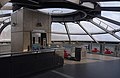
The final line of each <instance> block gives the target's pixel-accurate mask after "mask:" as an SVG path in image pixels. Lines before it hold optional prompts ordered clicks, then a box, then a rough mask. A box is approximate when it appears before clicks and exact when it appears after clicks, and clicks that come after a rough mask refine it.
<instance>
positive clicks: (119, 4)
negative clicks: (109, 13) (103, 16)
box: [98, 1, 120, 7]
mask: <svg viewBox="0 0 120 78" xmlns="http://www.w3.org/2000/svg"><path fill="white" fill-rule="evenodd" d="M98 3H99V4H100V6H101V7H120V1H109V2H98Z"/></svg>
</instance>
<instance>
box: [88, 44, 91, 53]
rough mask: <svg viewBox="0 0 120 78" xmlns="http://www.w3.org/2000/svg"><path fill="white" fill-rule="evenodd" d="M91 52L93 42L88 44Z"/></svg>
mask: <svg viewBox="0 0 120 78" xmlns="http://www.w3.org/2000/svg"><path fill="white" fill-rule="evenodd" d="M88 49H89V52H92V42H91V43H90V44H89V46H88Z"/></svg>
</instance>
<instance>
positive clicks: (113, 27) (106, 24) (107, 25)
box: [93, 18, 120, 30]
mask: <svg viewBox="0 0 120 78" xmlns="http://www.w3.org/2000/svg"><path fill="white" fill-rule="evenodd" d="M93 21H94V22H96V23H97V24H100V23H101V24H100V25H101V26H102V27H104V28H106V29H107V30H116V29H120V26H118V25H115V24H113V23H110V22H108V21H105V20H102V19H99V18H94V19H93Z"/></svg>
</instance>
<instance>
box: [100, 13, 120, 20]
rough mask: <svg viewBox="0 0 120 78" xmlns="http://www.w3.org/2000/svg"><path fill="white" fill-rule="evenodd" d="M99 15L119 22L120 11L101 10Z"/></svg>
mask: <svg viewBox="0 0 120 78" xmlns="http://www.w3.org/2000/svg"><path fill="white" fill-rule="evenodd" d="M101 16H103V17H107V18H109V19H112V20H115V21H118V22H120V12H113V11H102V12H101Z"/></svg>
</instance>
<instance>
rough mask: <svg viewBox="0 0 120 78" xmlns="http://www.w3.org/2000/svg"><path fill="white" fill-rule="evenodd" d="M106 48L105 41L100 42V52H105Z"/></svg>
mask: <svg viewBox="0 0 120 78" xmlns="http://www.w3.org/2000/svg"><path fill="white" fill-rule="evenodd" d="M104 50H105V42H104V43H101V44H100V53H101V54H104Z"/></svg>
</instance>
